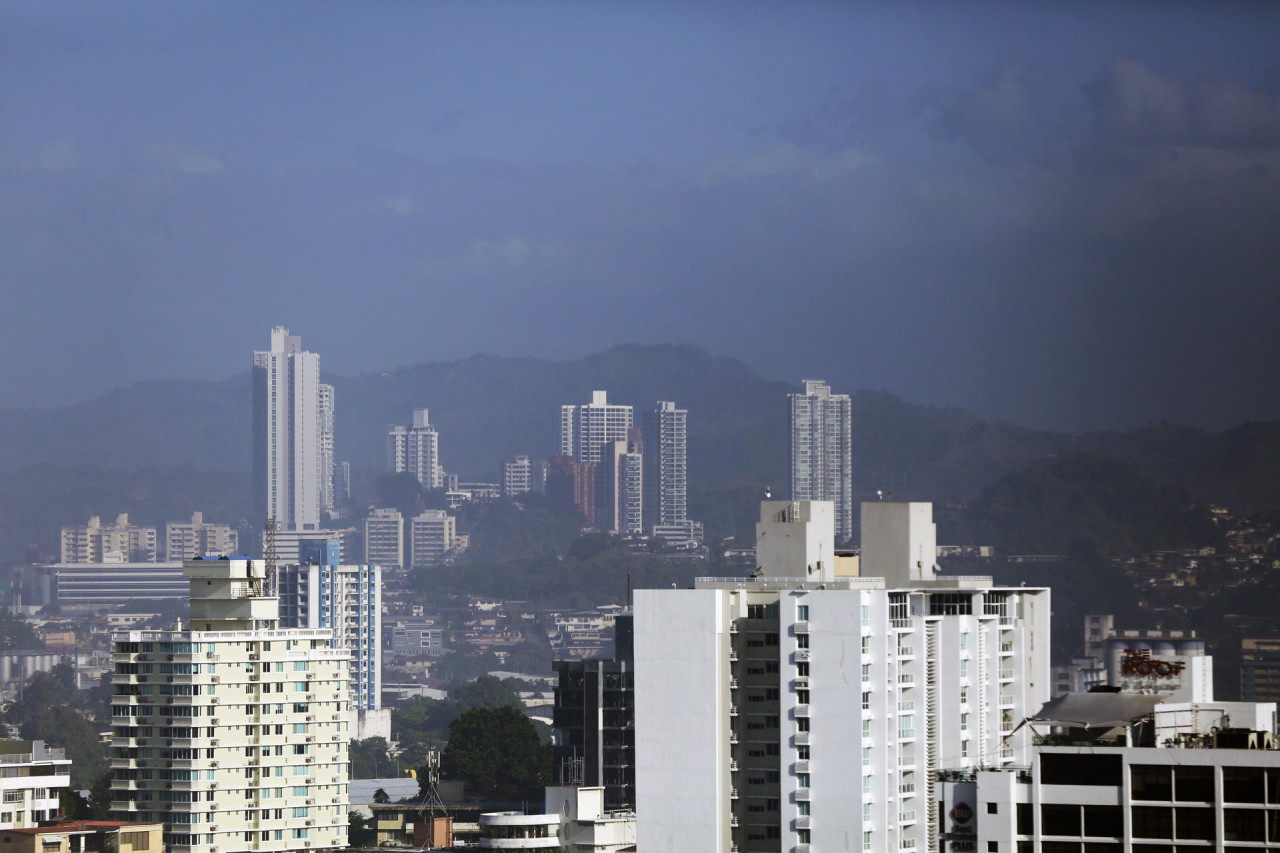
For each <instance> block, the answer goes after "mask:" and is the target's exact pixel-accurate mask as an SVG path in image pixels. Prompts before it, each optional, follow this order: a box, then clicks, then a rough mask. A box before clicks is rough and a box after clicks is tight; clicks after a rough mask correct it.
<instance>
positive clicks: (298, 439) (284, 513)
mask: <svg viewBox="0 0 1280 853" xmlns="http://www.w3.org/2000/svg"><path fill="white" fill-rule="evenodd" d="M320 433H321V415H320V356H318V355H316V354H315V353H313V352H307V351H306V350H304V349H303V348H302V338H301V337H300V336H298V335H291V334H289V330H288V329H286V328H285V327H284V326H276V327H275V328H274V329H272V330H271V349H269V350H266V351H263V352H255V353H254V354H253V483H254V492H255V494H254V510H255V516H256V521H257V522H258V523H259V524H261V523H262V522H263V521H265V520H266V519H268V518H274V519H275V520H276V525H277V528H278V529H279V530H319V529H320V510H321V507H322V506H323V501H324V481H323V466H322V464H321V446H322V441H321V435H320Z"/></svg>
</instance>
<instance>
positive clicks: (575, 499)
mask: <svg viewBox="0 0 1280 853" xmlns="http://www.w3.org/2000/svg"><path fill="white" fill-rule="evenodd" d="M595 469H596V466H594V465H592V464H591V463H590V462H578V461H576V460H575V459H574V458H573V457H572V456H552V457H551V458H550V459H548V460H547V500H548V501H550V502H551V505H552V506H555V507H558V508H559V509H561V510H564V511H566V512H567V511H569V510H570V509H573V510H577V512H578V513H580V514H581V515H582V523H583V525H584V526H585V527H594V526H595V520H596V474H595Z"/></svg>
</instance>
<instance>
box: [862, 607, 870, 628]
mask: <svg viewBox="0 0 1280 853" xmlns="http://www.w3.org/2000/svg"><path fill="white" fill-rule="evenodd" d="M862 624H863V625H870V624H871V607H870V606H868V605H866V604H864V605H862Z"/></svg>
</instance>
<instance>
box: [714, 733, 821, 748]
mask: <svg viewBox="0 0 1280 853" xmlns="http://www.w3.org/2000/svg"><path fill="white" fill-rule="evenodd" d="M733 742H735V743H736V741H733ZM808 743H809V733H808V732H796V733H795V744H796V746H806V745H807V744H808Z"/></svg>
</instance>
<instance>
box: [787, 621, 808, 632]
mask: <svg viewBox="0 0 1280 853" xmlns="http://www.w3.org/2000/svg"><path fill="white" fill-rule="evenodd" d="M791 630H792V631H793V632H794V633H796V634H807V633H809V623H808V622H807V621H806V622H796V623H795V624H794V625H792V626H791Z"/></svg>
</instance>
